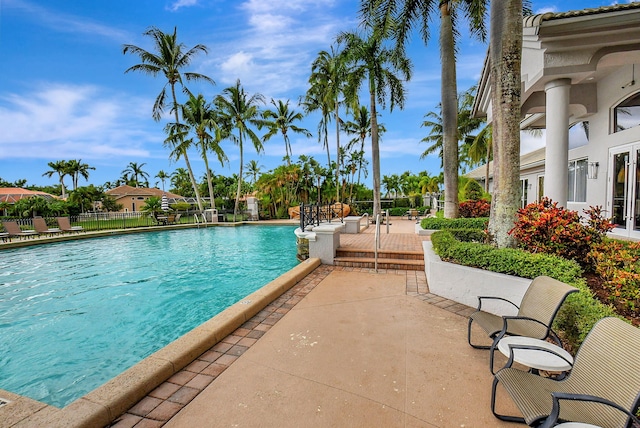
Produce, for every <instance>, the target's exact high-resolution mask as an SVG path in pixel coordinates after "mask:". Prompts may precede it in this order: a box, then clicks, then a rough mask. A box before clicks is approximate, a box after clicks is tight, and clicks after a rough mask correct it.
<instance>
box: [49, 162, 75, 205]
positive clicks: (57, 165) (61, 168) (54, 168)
mask: <svg viewBox="0 0 640 428" xmlns="http://www.w3.org/2000/svg"><path fill="white" fill-rule="evenodd" d="M47 165H49V168H51V169H50V170H49V171H47V172H45V173H44V174H42V176H43V177H44V176H47V177H51V176H52V175H53V174H58V180H59V181H60V191H61V193H62V199H66V198H67V189H66V188H65V186H64V177H65V176H66V175H68V174H69V170H68V168H67V161H65V160H59V161H55V162H49V163H47Z"/></svg>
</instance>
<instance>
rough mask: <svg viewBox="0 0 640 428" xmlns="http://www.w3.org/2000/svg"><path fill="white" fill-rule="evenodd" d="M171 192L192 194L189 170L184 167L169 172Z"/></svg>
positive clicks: (183, 194)
mask: <svg viewBox="0 0 640 428" xmlns="http://www.w3.org/2000/svg"><path fill="white" fill-rule="evenodd" d="M171 186H172V187H171V190H170V191H171V192H173V193H177V194H179V195H182V196H193V194H192V193H191V192H193V187H191V179H190V178H189V172H188V171H187V170H186V169H184V168H176V170H175V171H173V173H172V174H171Z"/></svg>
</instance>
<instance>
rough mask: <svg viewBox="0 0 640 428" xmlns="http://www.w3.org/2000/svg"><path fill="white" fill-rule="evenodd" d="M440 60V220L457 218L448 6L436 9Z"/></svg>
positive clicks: (453, 67)
mask: <svg viewBox="0 0 640 428" xmlns="http://www.w3.org/2000/svg"><path fill="white" fill-rule="evenodd" d="M440 60H441V62H442V87H441V90H442V93H441V96H442V140H443V141H442V163H443V166H444V216H445V218H456V217H458V162H459V161H458V87H457V83H456V59H455V51H454V42H453V25H452V22H451V11H450V2H441V6H440Z"/></svg>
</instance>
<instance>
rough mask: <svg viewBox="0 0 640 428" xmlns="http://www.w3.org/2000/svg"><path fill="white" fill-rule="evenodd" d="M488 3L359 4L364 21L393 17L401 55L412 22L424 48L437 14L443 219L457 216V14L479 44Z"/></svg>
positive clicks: (383, 0) (379, 0) (409, 0)
mask: <svg viewBox="0 0 640 428" xmlns="http://www.w3.org/2000/svg"><path fill="white" fill-rule="evenodd" d="M488 2H489V0H403V1H396V0H367V1H363V2H362V7H361V13H362V14H363V15H364V16H365V17H370V16H377V17H378V18H379V19H380V20H381V21H382V22H384V21H386V20H387V19H390V18H389V17H391V16H397V18H398V25H397V26H396V33H395V36H396V41H397V48H398V49H402V51H404V45H405V44H406V43H407V42H408V38H409V34H410V33H411V30H412V28H413V25H414V23H416V21H419V22H420V25H421V27H420V33H421V35H422V39H423V40H424V42H425V44H426V43H427V41H428V39H429V18H430V17H431V15H432V13H433V11H434V10H436V6H437V7H438V9H439V11H440V41H439V42H440V58H441V67H442V68H441V79H442V80H441V103H442V136H443V143H442V148H443V156H442V157H443V164H444V182H445V184H444V187H445V209H444V216H445V217H447V218H454V217H457V216H458V190H457V189H458V138H457V137H458V124H457V119H458V112H457V108H458V102H457V99H456V98H457V92H458V88H457V81H456V58H455V51H456V49H455V36H456V35H457V34H459V33H458V31H457V29H456V27H455V23H456V21H455V18H456V17H457V16H458V13H457V11H458V10H459V9H461V11H462V12H463V14H464V15H465V16H466V18H467V21H468V22H469V29H470V32H471V33H472V34H475V35H476V36H478V38H480V39H481V40H484V39H485V36H486V30H485V26H484V17H485V14H486V11H487V4H488Z"/></svg>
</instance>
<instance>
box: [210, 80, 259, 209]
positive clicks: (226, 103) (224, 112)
mask: <svg viewBox="0 0 640 428" xmlns="http://www.w3.org/2000/svg"><path fill="white" fill-rule="evenodd" d="M214 102H215V105H216V107H217V109H218V113H219V115H220V121H221V123H222V124H223V126H224V127H225V128H226V131H227V132H228V134H225V135H226V138H229V139H230V140H231V141H233V142H234V144H236V145H237V146H238V148H239V150H240V162H239V163H240V172H239V173H238V178H237V179H238V190H237V192H236V202H235V206H234V209H233V221H236V215H237V214H238V207H239V203H240V191H241V189H242V166H243V165H242V162H243V161H244V158H243V153H244V148H243V144H244V140H245V139H246V138H248V139H249V140H250V141H251V142H252V143H253V146H254V147H255V149H256V151H257V152H258V153H260V152H261V151H262V142H261V141H260V138H258V136H257V135H256V133H255V132H254V131H253V129H251V126H260V117H259V116H260V111H259V109H258V103H259V102H261V103H264V97H263V96H262V95H261V94H257V93H256V94H253V95H251V96H249V95H248V94H247V93H246V92H245V91H244V88H243V87H242V85H241V84H240V79H238V80H237V81H236V84H235V86H230V87H228V88H226V89H224V90H223V91H222V94H221V95H218V96H217V97H216V98H215V100H214ZM233 129H235V130H236V131H237V135H236V134H233V131H232V130H233Z"/></svg>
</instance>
